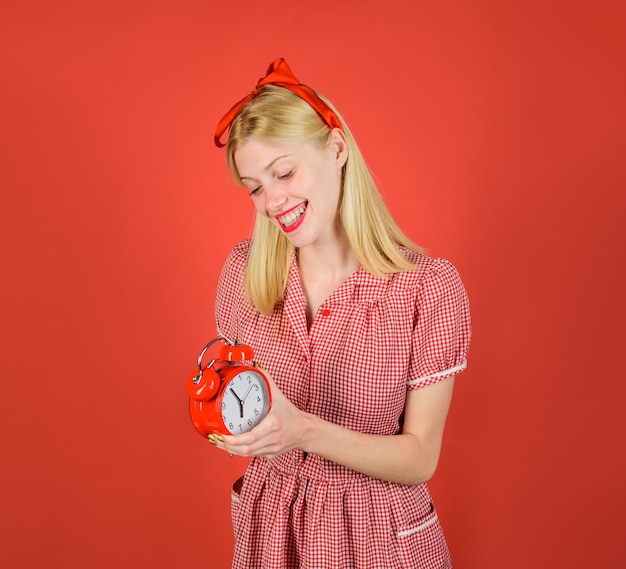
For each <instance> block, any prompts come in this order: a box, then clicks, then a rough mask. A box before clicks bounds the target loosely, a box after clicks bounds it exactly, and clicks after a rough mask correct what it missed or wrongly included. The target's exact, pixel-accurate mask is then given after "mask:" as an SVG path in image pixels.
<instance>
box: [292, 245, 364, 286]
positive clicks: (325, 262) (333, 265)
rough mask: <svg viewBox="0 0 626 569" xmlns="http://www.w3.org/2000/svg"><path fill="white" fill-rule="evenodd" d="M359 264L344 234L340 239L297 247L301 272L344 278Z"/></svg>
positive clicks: (331, 277) (329, 277) (330, 277)
mask: <svg viewBox="0 0 626 569" xmlns="http://www.w3.org/2000/svg"><path fill="white" fill-rule="evenodd" d="M359 266H360V263H359V261H358V259H357V257H356V255H355V254H354V251H353V250H352V247H351V246H350V243H349V241H348V238H347V237H346V236H345V235H343V236H342V238H340V239H333V240H331V241H327V242H324V243H316V244H315V245H310V246H308V247H303V248H300V249H298V268H299V269H300V272H301V273H309V274H316V275H318V277H322V276H323V277H326V278H328V279H337V278H342V277H343V278H346V277H348V276H349V275H351V274H352V273H353V272H354V271H356V270H357V269H358V268H359Z"/></svg>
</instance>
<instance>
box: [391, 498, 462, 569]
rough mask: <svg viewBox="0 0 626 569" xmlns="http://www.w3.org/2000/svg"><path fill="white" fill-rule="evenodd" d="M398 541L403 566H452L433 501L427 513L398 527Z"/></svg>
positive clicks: (425, 568)
mask: <svg viewBox="0 0 626 569" xmlns="http://www.w3.org/2000/svg"><path fill="white" fill-rule="evenodd" d="M396 543H397V546H398V552H399V555H400V558H401V560H402V564H401V567H406V568H409V567H411V568H413V567H419V568H420V569H449V568H451V567H452V563H451V561H450V553H449V551H448V546H447V544H446V540H445V537H444V535H443V530H442V529H441V525H440V524H439V516H438V515H437V511H436V510H435V507H434V506H433V504H432V503H431V504H430V507H429V509H428V511H427V512H426V514H425V515H422V516H420V517H419V518H417V519H415V520H413V521H412V522H411V523H408V524H407V525H405V526H402V527H398V528H396Z"/></svg>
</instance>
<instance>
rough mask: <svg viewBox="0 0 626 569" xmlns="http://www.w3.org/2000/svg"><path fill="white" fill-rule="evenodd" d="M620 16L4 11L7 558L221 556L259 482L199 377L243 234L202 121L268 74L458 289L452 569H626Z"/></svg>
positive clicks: (95, 561) (138, 4)
mask: <svg viewBox="0 0 626 569" xmlns="http://www.w3.org/2000/svg"><path fill="white" fill-rule="evenodd" d="M622 5H623V3H622V2H618V1H616V2H607V1H600V2H593V3H592V2H578V3H572V2H553V1H549V0H548V1H539V0H530V1H527V2H502V1H500V0H498V1H496V0H476V1H474V2H462V1H457V2H451V1H442V2H424V1H417V2H412V3H409V2H404V1H402V2H400V1H395V0H391V1H389V2H380V1H379V0H376V1H364V0H360V1H359V2H356V1H354V2H335V1H333V2H331V1H329V0H318V1H317V2H316V3H315V4H314V5H313V4H310V3H301V4H297V3H295V2H292V1H291V0H284V1H278V0H268V1H266V2H252V1H248V0H242V1H240V2H237V3H232V2H229V1H226V0H224V1H222V0H215V1H208V0H207V1H200V0H177V1H171V2H166V1H154V0H153V1H134V2H133V1H131V2H122V1H112V0H109V1H108V2H102V3H97V2H85V1H82V2H78V1H76V2H67V1H57V2H34V1H30V0H26V1H21V2H14V3H8V2H5V3H4V5H3V7H2V8H1V14H0V22H1V23H0V26H1V27H2V29H1V30H0V48H1V51H0V81H1V89H0V120H1V123H0V137H1V148H0V176H1V178H0V183H1V189H2V192H1V202H0V214H1V219H0V232H1V235H0V247H1V248H2V279H1V282H0V288H1V290H0V293H1V294H0V303H1V305H0V306H1V322H2V337H1V338H0V340H1V343H0V350H1V351H2V354H1V362H2V366H3V373H2V380H1V384H0V390H1V391H0V421H1V423H2V424H1V428H2V431H1V432H2V439H1V448H0V451H1V456H2V470H1V472H0V476H1V477H2V493H1V494H2V497H1V498H0V500H1V503H0V505H1V508H0V516H1V520H0V563H1V564H2V566H4V567H11V568H16V569H17V568H27V567H28V568H31V567H40V566H46V567H55V568H56V567H58V568H68V569H73V568H81V569H82V568H84V567H90V568H91V569H99V568H110V567H118V568H136V567H153V568H179V567H186V568H189V569H192V568H195V567H197V568H200V567H215V568H220V567H227V566H228V562H229V557H230V551H231V547H232V537H231V529H230V518H229V484H230V482H231V481H232V480H233V479H234V478H235V477H236V476H237V475H238V474H239V473H240V472H241V471H242V470H243V468H244V466H245V463H244V461H243V460H239V459H233V460H229V459H228V458H227V457H226V456H224V455H223V454H221V453H219V452H218V451H216V450H215V449H213V448H212V447H211V446H210V445H208V444H207V443H206V442H205V441H203V440H202V439H201V438H200V436H199V435H197V434H196V433H195V431H194V430H193V429H192V426H191V423H190V421H189V417H188V414H187V409H186V403H187V401H186V396H185V390H184V380H185V377H186V376H187V374H188V373H189V372H190V371H191V369H193V366H194V365H195V359H196V357H197V354H198V352H199V349H200V348H201V347H202V346H203V345H204V343H205V342H206V341H208V339H210V338H212V337H213V334H214V332H215V330H214V324H213V317H212V308H213V296H214V292H215V285H216V279H217V276H218V270H219V267H220V266H221V264H222V263H223V261H224V258H225V256H226V254H227V252H228V250H229V249H230V247H231V246H232V245H233V244H234V243H235V242H236V241H238V240H239V239H241V238H243V237H246V236H247V235H248V234H249V232H250V228H251V219H252V208H251V205H250V204H249V203H248V199H247V197H246V196H245V193H244V192H242V191H240V190H239V189H237V188H236V187H234V185H233V184H232V183H231V182H230V181H229V178H228V174H227V171H226V167H225V165H224V155H223V151H221V150H218V149H216V148H215V147H214V146H213V144H212V132H213V128H214V126H215V124H216V122H217V120H218V119H219V118H220V117H221V115H222V114H223V113H224V112H225V111H226V110H227V109H228V108H229V107H230V105H232V104H233V103H234V102H235V101H236V100H237V99H238V98H240V97H241V96H243V95H245V94H246V93H247V92H248V91H249V90H250V89H251V88H252V87H253V85H254V83H255V81H256V79H257V78H258V77H260V76H262V75H263V72H264V71H265V68H266V66H267V65H268V64H269V62H270V61H271V60H273V59H274V58H276V57H280V56H282V57H285V58H286V59H287V61H288V62H289V63H290V65H291V66H292V68H293V69H294V71H295V73H296V75H298V76H299V77H300V78H301V79H302V80H303V81H305V82H308V83H310V84H311V85H313V86H315V87H316V88H318V89H319V90H320V91H322V92H323V93H324V94H326V95H327V96H328V97H329V98H330V99H331V100H332V101H333V102H334V103H335V104H336V105H337V106H338V107H339V109H340V110H341V111H342V113H343V115H344V117H345V118H346V120H347V121H348V123H349V124H350V126H351V128H352V129H353V131H354V132H355V135H356V137H357V140H358V141H359V143H360V145H361V148H362V150H363V152H364V154H365V156H366V159H367V160H368V162H369V163H370V166H371V168H372V170H373V173H374V175H375V176H376V179H377V180H378V182H379V184H380V188H381V191H382V192H383V194H384V196H385V198H386V200H387V202H388V203H389V206H390V207H391V209H392V211H393V213H394V215H395V216H396V218H397V219H398V221H399V222H400V224H401V225H402V226H403V227H404V228H405V229H406V230H407V232H408V233H409V234H410V236H411V237H412V238H413V239H414V240H416V241H417V242H419V243H421V244H423V245H425V246H426V247H427V248H428V250H429V251H430V253H431V254H433V255H442V256H446V257H448V258H449V259H450V260H452V261H453V262H454V263H455V264H456V265H457V267H458V268H459V270H460V271H461V274H462V275H463V278H464V281H465V283H466V286H467V288H468V291H469V293H470V297H471V301H472V310H473V323H474V340H473V346H472V350H471V354H470V356H471V357H470V361H469V369H468V371H467V372H465V373H463V374H462V375H461V376H459V380H458V382H457V390H456V393H455V398H454V402H453V407H452V412H451V416H450V420H449V424H448V428H447V431H446V436H445V441H444V449H443V456H442V460H441V463H440V468H439V470H438V472H437V474H436V476H435V478H434V479H433V481H432V484H431V488H432V491H433V493H434V495H435V500H436V502H437V505H438V508H439V511H440V516H441V519H442V522H443V525H444V528H445V530H446V532H447V536H448V539H449V543H450V547H451V550H452V553H453V557H454V560H455V566H456V567H459V568H469V569H492V568H493V569H496V568H498V569H499V568H502V567H507V568H508V569H516V568H524V569H527V568H528V567H533V568H544V567H546V568H547V567H569V568H581V569H582V568H588V567H618V566H623V565H624V564H625V563H626V550H625V549H624V546H623V536H622V533H623V530H624V527H625V522H626V517H625V514H624V510H625V507H626V503H625V502H626V500H625V497H624V488H623V484H624V479H625V474H626V473H625V470H626V469H625V464H624V462H625V461H624V435H625V427H624V421H623V413H622V407H623V404H624V395H625V388H624V380H623V358H624V349H623V345H622V344H623V341H624V332H623V322H624V318H625V317H626V311H625V306H624V286H625V282H624V280H625V279H624V241H625V240H624V227H623V226H624V223H623V216H624V205H625V204H624V190H625V186H626V167H625V163H624V162H625V161H624V149H625V148H626V145H625V140H624V138H625V137H624V126H625V123H626V117H625V111H624V101H625V100H626V85H625V77H626V75H625V74H624V55H625V49H624V39H623V38H624V33H623V23H624V15H625V14H624V10H623V9H622V8H621V6H622ZM314 6H315V7H314ZM372 381H376V378H372Z"/></svg>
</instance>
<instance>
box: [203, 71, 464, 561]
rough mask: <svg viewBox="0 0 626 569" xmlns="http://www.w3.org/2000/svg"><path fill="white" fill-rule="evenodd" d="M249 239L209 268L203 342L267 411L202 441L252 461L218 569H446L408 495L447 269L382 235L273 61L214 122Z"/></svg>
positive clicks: (359, 186) (358, 171) (311, 100)
mask: <svg viewBox="0 0 626 569" xmlns="http://www.w3.org/2000/svg"><path fill="white" fill-rule="evenodd" d="M227 131H228V139H227V142H226V143H225V146H226V156H227V161H228V165H229V167H230V170H231V172H232V174H233V176H234V178H235V180H236V181H237V182H238V183H239V184H240V185H242V186H243V187H245V188H246V189H247V191H248V193H249V194H250V199H251V200H252V202H253V204H254V206H255V208H256V212H257V213H256V226H255V231H254V236H253V238H252V240H245V241H242V242H241V243H239V244H238V245H236V246H235V247H234V249H233V250H232V252H231V254H230V255H229V258H228V260H227V261H226V264H225V265H224V268H223V270H222V274H221V278H220V282H219V286H218V293H217V300H216V319H217V327H218V331H219V333H220V334H221V335H223V336H225V337H226V338H229V339H237V340H238V341H240V342H244V343H246V344H250V345H251V346H252V347H253V348H254V351H255V354H256V359H257V362H258V363H259V365H260V366H261V367H262V368H263V369H264V371H265V372H267V373H268V375H269V376H270V377H271V378H272V385H271V387H272V396H273V406H272V410H271V411H270V413H269V415H268V416H267V417H266V418H265V419H264V420H263V421H262V422H261V423H260V424H259V425H257V426H256V427H255V428H254V429H253V430H252V431H250V432H249V433H245V434H241V435H236V436H226V435H215V436H213V435H211V436H209V440H210V441H211V442H212V443H213V444H215V445H216V446H217V447H218V448H220V449H223V450H224V451H226V452H227V453H230V454H235V455H240V456H245V457H252V459H251V461H250V463H249V466H248V469H247V471H246V474H245V476H244V477H243V478H242V479H239V480H238V481H237V482H236V483H235V484H234V487H233V497H232V499H233V507H232V512H233V526H234V533H235V552H234V558H233V567H234V568H241V569H244V568H245V569H251V568H255V569H256V568H276V569H278V568H280V569H285V568H300V567H302V568H304V567H307V568H323V567H324V568H325V567H328V568H333V569H341V568H345V569H349V568H350V569H352V568H355V569H356V568H373V567H380V568H387V569H388V568H396V567H397V568H404V567H406V568H409V567H410V568H426V567H428V568H435V567H437V568H440V567H441V568H443V567H451V561H450V556H449V553H448V548H447V546H446V542H445V538H444V535H443V532H442V529H441V526H440V524H439V521H438V518H437V512H436V510H435V508H434V506H433V504H432V501H431V497H430V494H429V491H428V488H427V485H426V482H427V481H428V480H429V479H430V478H431V476H432V475H433V474H434V472H435V469H436V466H437V462H438V459H439V454H440V449H441V441H442V436H443V431H444V425H445V421H446V416H447V413H448V409H449V405H450V401H451V397H452V390H453V383H454V377H455V375H456V374H457V373H458V372H460V371H462V370H463V369H464V368H465V366H466V355H467V351H468V348H469V340H470V322H469V308H468V300H467V296H466V294H465V290H464V287H463V284H462V282H461V280H460V278H459V275H458V273H457V271H456V270H455V268H454V267H453V266H452V265H451V264H450V263H449V262H448V261H446V260H444V259H433V258H430V257H427V256H426V255H424V254H423V253H422V252H421V251H420V250H419V248H417V247H415V246H414V245H413V244H412V243H411V242H410V240H409V239H408V238H407V237H406V236H405V235H404V234H403V232H402V231H401V230H400V229H399V227H398V226H397V225H396V223H395V222H394V220H393V219H392V217H391V215H390V213H389V211H388V209H387V208H386V206H385V205H384V203H383V201H382V199H381V197H380V195H379V193H378V191H377V189H376V187H375V185H374V183H373V180H372V178H371V176H370V174H369V172H368V169H367V166H366V164H365V162H364V160H363V157H362V156H361V153H360V152H359V149H358V147H357V145H356V143H355V141H354V139H353V137H352V135H351V134H350V131H349V130H348V128H347V126H346V124H345V122H344V121H343V119H342V118H341V117H340V115H339V113H338V112H337V111H336V110H335V109H334V107H333V106H332V105H331V104H330V103H329V102H328V101H327V100H326V99H324V98H323V97H321V95H319V94H318V93H317V92H316V91H314V90H313V89H311V88H310V87H308V86H306V85H303V84H301V83H300V82H299V81H298V79H296V78H295V76H294V75H293V73H292V72H291V70H290V68H289V66H288V65H287V64H286V62H285V61H284V60H283V59H278V60H276V61H274V62H273V63H272V64H271V65H270V67H269V68H268V71H267V74H266V76H265V77H264V78H262V79H261V80H259V82H258V84H257V86H256V88H255V90H254V91H253V92H252V93H251V94H250V95H248V96H247V97H246V98H245V99H243V100H242V101H240V102H238V103H237V104H236V105H234V107H233V108H232V109H231V110H230V111H229V112H228V113H227V114H226V116H225V117H224V118H223V119H222V121H220V124H219V125H218V127H217V130H216V135H215V142H216V144H217V145H218V146H224V144H223V143H222V141H221V139H222V137H223V136H224V135H225V134H226V132H227Z"/></svg>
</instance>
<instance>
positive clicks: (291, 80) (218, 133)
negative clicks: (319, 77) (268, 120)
mask: <svg viewBox="0 0 626 569" xmlns="http://www.w3.org/2000/svg"><path fill="white" fill-rule="evenodd" d="M264 85H278V86H279V87H284V88H285V89H289V90H290V91H291V92H292V93H295V94H296V95H298V97H300V98H301V99H304V100H305V101H306V102H307V103H309V105H311V107H313V108H314V109H315V111H317V113H318V114H319V115H320V116H321V117H322V119H323V120H324V122H325V123H326V124H327V125H328V126H329V127H330V128H340V129H342V130H343V127H342V126H341V122H340V121H339V118H338V117H337V115H336V114H335V113H334V112H333V110H332V109H331V108H330V107H329V106H328V105H327V104H326V103H325V102H324V101H323V100H322V99H320V97H319V96H318V95H317V93H315V91H313V89H311V88H310V87H307V86H306V85H303V84H302V83H300V81H298V79H296V76H295V75H294V74H293V73H292V72H291V69H290V68H289V65H287V62H286V61H285V60H284V59H283V58H282V57H281V58H279V59H277V60H275V61H273V62H272V63H270V66H269V67H268V68H267V73H266V74H265V77H262V78H261V79H259V81H258V82H257V84H256V87H255V89H254V91H252V93H250V94H249V95H246V96H245V97H244V98H243V99H241V101H239V102H238V103H236V104H235V105H234V106H233V107H232V108H231V109H230V111H228V112H227V113H226V114H225V115H224V117H223V118H222V120H221V121H220V122H219V123H218V125H217V128H216V129H215V139H214V140H215V144H216V145H217V146H218V147H219V148H221V147H223V146H226V144H225V143H223V142H222V141H221V140H220V138H222V135H223V134H224V133H225V132H226V131H227V130H228V127H230V125H231V123H232V122H233V120H234V119H235V117H236V116H237V115H238V114H239V111H241V109H242V108H243V107H244V106H245V105H246V104H247V103H248V102H249V101H251V100H252V99H253V98H254V97H255V96H256V95H257V94H258V92H259V91H260V90H261V88H262V87H263V86H264Z"/></svg>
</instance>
